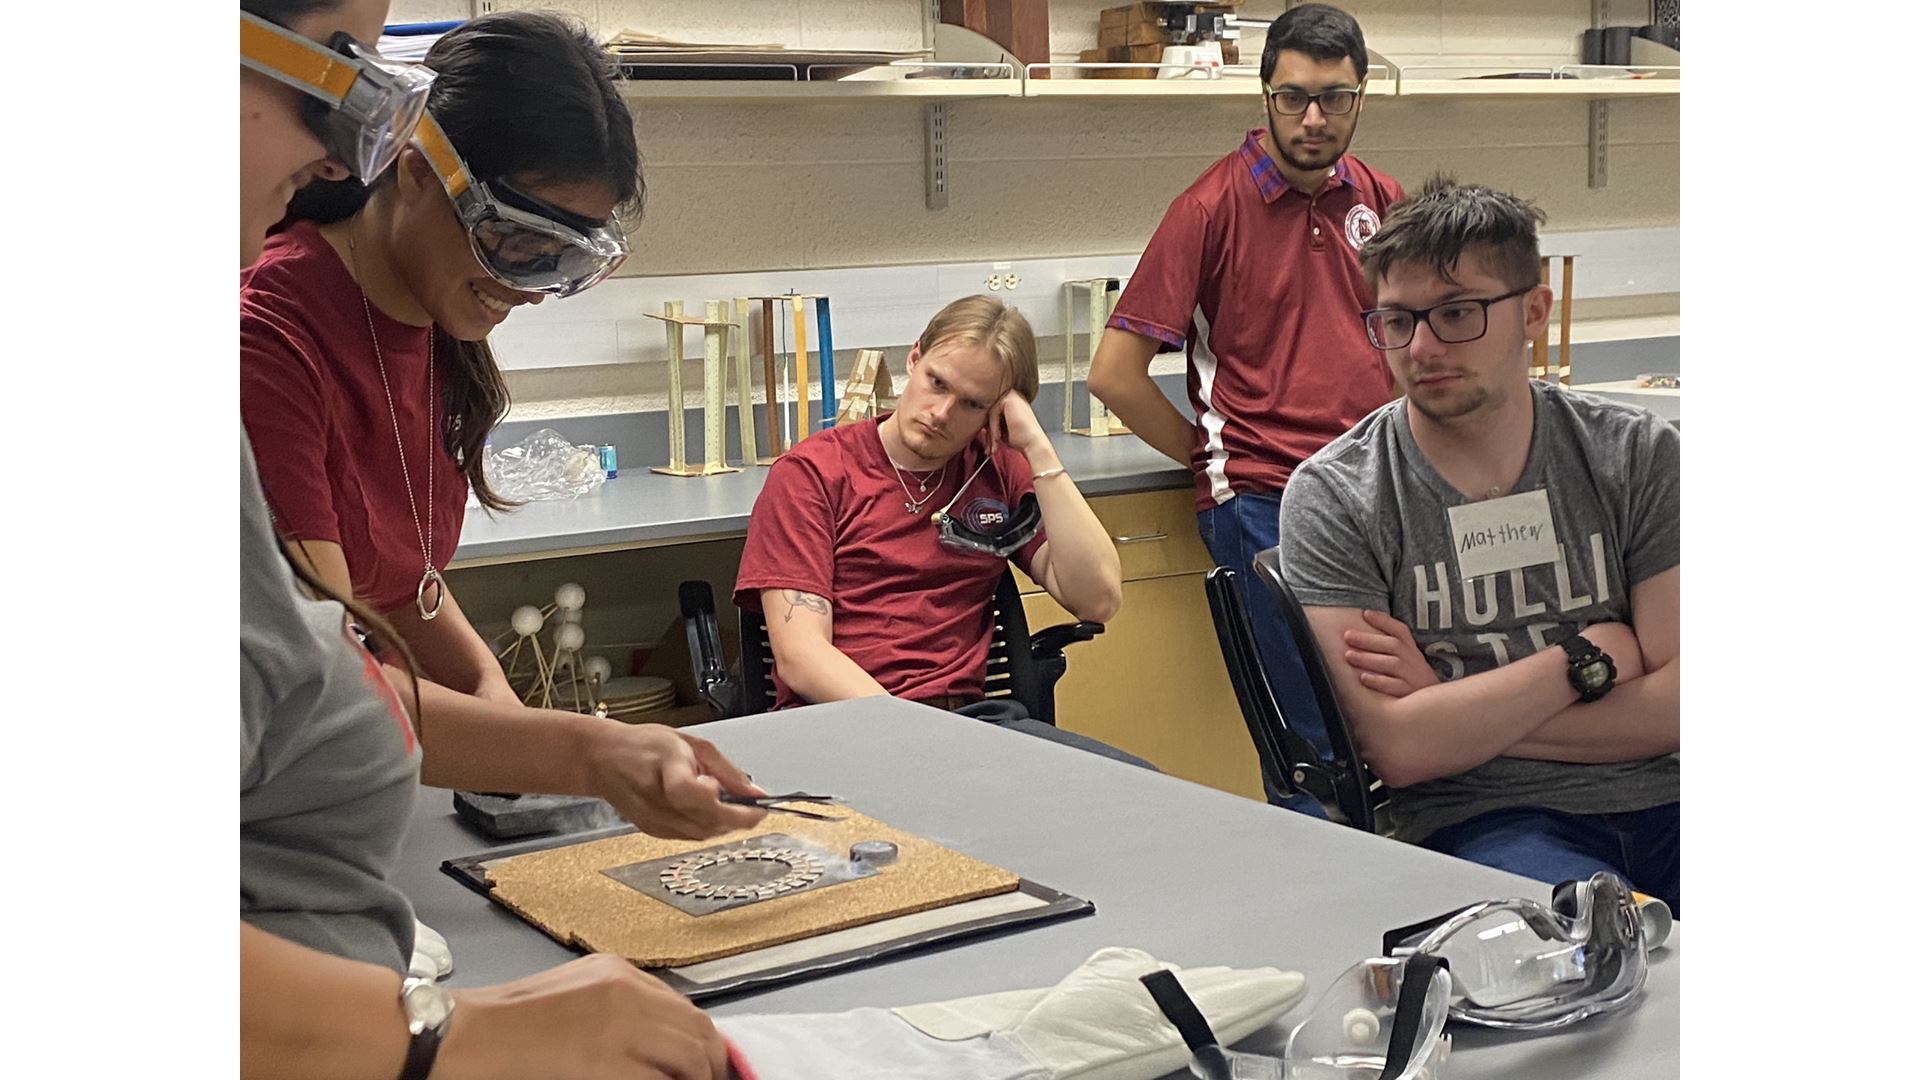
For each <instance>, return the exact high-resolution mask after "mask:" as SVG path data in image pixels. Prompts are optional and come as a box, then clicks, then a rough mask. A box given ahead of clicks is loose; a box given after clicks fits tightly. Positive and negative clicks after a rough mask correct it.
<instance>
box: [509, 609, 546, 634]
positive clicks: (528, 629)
mask: <svg viewBox="0 0 1920 1080" xmlns="http://www.w3.org/2000/svg"><path fill="white" fill-rule="evenodd" d="M546 623H547V617H546V616H545V615H542V614H540V609H539V608H537V607H534V606H533V605H532V604H522V605H520V606H519V607H517V608H514V609H513V632H514V633H516V634H519V635H520V636H521V637H532V636H533V635H535V634H537V633H539V632H540V628H541V627H542V626H545V625H546Z"/></svg>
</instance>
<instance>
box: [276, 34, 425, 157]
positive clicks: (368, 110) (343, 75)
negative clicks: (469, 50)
mask: <svg viewBox="0 0 1920 1080" xmlns="http://www.w3.org/2000/svg"><path fill="white" fill-rule="evenodd" d="M240 64H241V66H242V67H247V68H251V69H253V70H254V71H257V72H259V73H260V74H262V75H265V76H267V77H269V78H272V79H276V80H278V81H280V82H282V83H285V84H286V85H288V86H291V87H293V88H294V89H296V90H299V91H301V92H302V93H304V94H306V95H307V97H306V98H305V100H304V101H303V103H302V109H301V115H302V118H303V119H304V120H305V121H306V123H307V126H308V127H309V128H311V129H313V133H314V134H315V135H316V136H318V137H319V139H320V141H321V143H322V144H323V145H324V146H325V147H326V148H327V154H328V156H329V157H331V158H333V159H334V160H335V161H338V162H339V163H340V164H342V165H344V166H346V167H347V169H348V170H350V171H351V172H352V173H353V175H354V176H355V177H358V178H359V180H360V182H361V183H363V184H365V183H372V182H373V180H374V178H376V177H378V176H379V175H380V174H381V173H382V172H385V171H386V169H387V166H389V165H392V164H393V159H394V158H396V157H398V156H399V155H400V150H401V148H402V147H404V146H406V145H407V140H408V139H410V138H412V137H413V133H414V125H415V124H417V123H419V121H420V117H421V116H422V115H423V114H424V113H425V112H426V108H427V91H428V90H429V89H430V88H431V87H432V85H433V79H434V74H433V72H432V71H430V70H428V69H427V68H424V67H422V66H420V65H419V64H406V63H401V62H399V61H395V60H388V59H386V58H385V57H382V56H381V55H379V54H378V53H376V52H374V51H373V50H372V49H369V48H367V47H366V46H364V45H361V44H360V43H359V42H357V41H355V40H353V37H352V36H351V35H349V34H346V33H344V32H342V33H336V34H334V35H333V37H332V39H331V40H329V41H328V42H327V43H326V44H321V43H320V42H318V41H315V40H313V39H312V38H308V37H305V36H302V35H300V34H296V33H294V32H293V31H291V30H288V29H287V28H286V27H284V26H278V25H275V24H274V23H271V22H269V21H267V20H266V19H263V18H260V17H259V16H258V15H253V14H251V13H249V12H245V11H243V12H241V13H240Z"/></svg>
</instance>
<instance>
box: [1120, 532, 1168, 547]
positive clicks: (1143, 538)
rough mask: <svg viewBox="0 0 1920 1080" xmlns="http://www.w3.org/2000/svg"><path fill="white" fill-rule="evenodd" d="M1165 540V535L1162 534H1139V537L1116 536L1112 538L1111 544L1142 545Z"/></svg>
mask: <svg viewBox="0 0 1920 1080" xmlns="http://www.w3.org/2000/svg"><path fill="white" fill-rule="evenodd" d="M1166 538H1167V534H1166V533H1163V532H1157V533H1141V534H1140V535H1139V536H1116V537H1114V538H1113V542H1114V543H1116V544H1144V543H1146V542H1147V541H1149V540H1165V539H1166Z"/></svg>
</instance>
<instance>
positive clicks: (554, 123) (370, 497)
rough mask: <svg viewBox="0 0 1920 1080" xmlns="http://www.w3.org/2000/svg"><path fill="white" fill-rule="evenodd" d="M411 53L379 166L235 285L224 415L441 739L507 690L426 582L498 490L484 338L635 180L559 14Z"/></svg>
mask: <svg viewBox="0 0 1920 1080" xmlns="http://www.w3.org/2000/svg"><path fill="white" fill-rule="evenodd" d="M339 55H341V56H343V57H344V56H347V53H340V54H339ZM357 58H358V54H357V53H355V54H354V56H353V57H349V59H357ZM426 64H427V65H428V67H430V68H431V69H432V70H433V72H434V75H433V78H432V80H431V88H430V90H429V92H428V95H427V97H426V100H425V102H424V112H423V113H422V114H421V115H420V116H419V118H418V119H419V124H418V127H417V128H415V129H414V130H412V131H411V132H409V133H408V134H407V139H406V140H402V141H403V142H405V145H404V146H402V147H397V148H395V151H394V154H393V157H392V164H391V165H390V167H388V168H386V170H385V171H384V172H382V173H380V174H379V175H378V177H377V179H375V180H374V181H373V183H372V184H371V185H370V186H366V185H362V184H360V183H358V182H356V181H355V180H351V179H347V180H341V181H340V182H338V183H334V184H327V185H317V186H316V187H315V188H312V189H309V190H308V191H307V192H306V193H303V194H302V196H301V197H299V198H297V199H295V200H294V202H293V206H292V214H291V218H292V223H291V224H290V225H288V226H287V227H286V228H285V229H284V230H283V231H282V232H280V233H279V234H278V235H276V236H274V237H273V238H272V239H271V240H270V241H269V242H268V243H267V245H266V250H265V253H264V255H263V256H262V258H261V260H260V262H259V263H258V265H256V266H255V267H254V269H253V270H252V271H251V272H250V273H249V274H248V275H247V277H246V278H245V280H244V281H243V283H242V284H243V287H242V292H241V301H242V306H241V349H242V352H241V409H242V413H243V417H244V419H245V421H246V425H247V429H248V431H249V432H250V433H251V434H252V435H253V437H254V440H255V444H256V447H257V449H258V452H259V458H260V475H261V479H262V482H263V484H264V485H265V487H266V491H267V496H268V499H269V501H270V502H271V503H272V504H273V507H274V511H275V514H276V518H277V522H278V524H279V526H280V529H281V531H282V534H283V535H284V536H286V537H287V538H288V539H289V540H290V541H293V547H294V549H295V551H296V554H297V555H298V556H299V557H301V558H303V559H304V560H306V561H307V562H308V563H309V564H310V565H311V566H312V568H313V569H314V570H315V572H316V573H317V574H318V575H319V576H320V578H321V579H322V580H323V581H326V582H327V583H328V584H329V585H331V586H333V587H335V588H338V589H341V590H343V591H346V590H351V592H352V594H353V595H354V596H357V597H359V598H360V599H362V600H364V601H366V602H367V603H368V604H369V606H371V607H372V608H373V609H374V610H376V611H379V612H381V613H383V614H385V615H387V616H388V617H389V618H390V619H391V620H392V621H393V623H394V625H395V628H396V630H397V631H398V632H399V633H400V634H401V636H403V637H404V638H405V639H406V641H407V643H408V644H409V645H410V646H411V647H412V649H413V651H414V653H415V655H416V656H417V657H418V658H419V661H420V664H421V666H422V668H423V673H424V674H425V675H427V676H428V678H429V679H431V680H432V682H433V683H434V684H436V685H435V686H433V687H431V688H430V689H429V695H430V697H429V701H428V702H427V704H428V706H429V708H430V709H432V708H434V707H436V706H437V707H438V709H439V712H440V713H441V714H449V713H451V714H452V719H450V720H447V719H443V721H442V732H443V735H442V737H443V738H445V739H448V740H451V741H454V742H458V741H460V740H461V739H462V737H463V736H462V734H461V733H462V732H463V731H465V730H467V721H468V719H469V718H470V717H469V713H470V712H471V708H470V705H468V704H463V703H462V702H461V701H460V700H459V699H460V698H462V697H464V696H468V695H471V696H473V697H477V698H481V699H486V700H489V701H492V702H497V703H501V704H513V705H518V698H517V697H516V696H515V695H514V693H513V691H512V689H511V688H510V687H509V686H508V685H507V680H506V676H505V673H504V672H502V670H501V669H500V665H499V663H498V661H497V660H495V658H494V656H493V654H492V652H491V650H490V649H489V648H488V647H487V645H486V643H485V642H484V641H483V640H482V639H481V637H480V635H479V634H478V633H476V632H475V631H474V629H473V627H472V624H471V623H470V622H469V621H468V620H467V617H466V615H465V614H464V613H463V612H462V611H461V610H460V606H459V604H458V602H457V601H456V600H455V598H454V597H453V595H452V594H451V592H450V591H449V590H448V588H447V585H446V582H445V580H444V579H443V578H442V576H441V572H442V571H443V570H444V568H445V567H446V564H447V562H448V560H449V559H450V558H451V557H452V555H453V552H454V549H455V547H456V546H457V545H458V542H459V538H460V530H461V526H462V524H463V522H464V519H465V508H466V503H467V496H468V492H469V490H471V491H472V492H473V494H474V495H475V496H476V497H477V498H478V499H479V501H480V502H481V503H482V504H483V505H485V506H487V507H488V508H490V509H503V508H507V507H509V506H510V505H511V504H510V503H508V502H507V501H506V500H504V499H502V498H500V497H499V496H497V495H496V494H495V493H494V491H493V489H492V488H491V486H490V485H489V484H488V482H487V478H486V473H485V470H484V467H483V463H482V459H483V453H482V449H483V447H484V445H485V443H486V439H487V436H488V433H489V432H490V431H491V430H492V428H493V426H494V424H495V423H496V422H498V420H499V418H500V417H501V415H502V414H503V413H504V412H505V409H506V404H507V388H506V384H505V381H504V379H503V378H502V376H501V374H500V370H499V367H498V365H497V364H496V363H495V361H494V358H493V354H492V352H491V350H490V349H489V347H488V345H487V335H488V334H489V333H490V332H491V331H492V330H493V328H494V327H495V326H498V325H499V324H500V323H501V321H503V320H504V319H505V318H506V317H507V316H508V315H509V314H510V313H511V312H512V311H513V309H514V308H516V307H518V306H520V305H522V304H529V303H539V302H540V301H541V300H543V299H545V297H546V296H548V295H567V294H569V293H572V292H577V291H579V290H580V289H582V288H586V287H587V286H589V285H592V284H594V283H596V282H598V281H600V280H601V279H603V278H604V277H605V276H606V275H607V274H609V273H611V272H612V270H613V269H614V268H615V267H617V266H618V265H619V264H620V262H621V260H623V259H624V258H625V255H626V250H627V245H626V239H625V234H624V231H623V230H624V227H625V224H624V223H625V222H627V221H631V220H633V219H635V218H637V216H638V212H639V208H640V206H641V203H642V201H643V193H644V187H643V182H642V179H641V176H640V162H639V152H638V150H637V148H636V146H635V144H634V136H633V121H632V117H631V116H630V115H629V113H628V111H627V108H626V105H625V103H624V102H623V101H622V100H621V98H620V95H619V92H618V90H617V89H616V88H615V86H614V84H613V81H612V78H611V68H610V64H609V62H608V60H607V59H606V56H605V54H604V53H603V52H602V50H601V49H600V48H599V47H598V46H597V45H595V44H594V43H593V41H592V40H591V39H590V38H588V37H587V36H586V35H585V34H584V33H582V32H581V31H580V30H579V29H577V28H576V27H574V26H572V25H571V24H569V23H567V22H566V21H564V20H562V19H560V18H557V17H554V16H551V15H545V14H540V13H534V12H507V13H502V14H498V15H492V16H487V17H485V18H481V19H476V20H473V21H470V22H468V23H465V24H463V25H461V26H460V27H458V28H456V29H454V30H453V31H451V32H449V33H447V34H445V35H444V36H442V37H441V38H440V39H439V40H438V41H437V42H436V43H435V45H434V46H433V49H432V50H431V51H430V52H429V53H428V55H427V57H426ZM374 70H384V69H378V68H376V69H374ZM394 111H395V115H396V116H397V115H399V114H400V113H402V112H404V110H401V109H400V108H399V107H398V106H397V105H396V106H395V110H394ZM339 128H340V122H339V121H338V118H337V117H336V118H335V121H334V122H333V124H332V125H331V126H326V125H323V126H322V127H321V128H319V129H318V130H326V131H338V130H339ZM393 142H394V138H393V132H391V131H390V132H388V134H387V135H386V136H383V137H380V138H375V137H373V136H370V135H362V136H361V137H358V138H353V137H342V138H339V139H336V140H335V141H334V142H333V143H330V144H329V145H332V146H336V147H356V146H365V145H370V144H375V143H378V144H380V145H390V144H392V143H393ZM269 436H270V437H269ZM449 691H451V692H457V693H450V692H449ZM475 723H477V721H475ZM515 790H517V788H516V789H515Z"/></svg>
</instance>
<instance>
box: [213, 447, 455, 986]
mask: <svg viewBox="0 0 1920 1080" xmlns="http://www.w3.org/2000/svg"><path fill="white" fill-rule="evenodd" d="M298 590H299V585H298V583H297V582H296V580H295V579H294V576H293V572H292V571H291V570H290V569H289V568H288V567H287V564H286V560H285V559H284V558H283V557H282V556H281V554H280V552H279V551H278V549H277V547H276V545H275V543H274V538H273V526H272V523H271V522H270V520H269V519H268V515H267V504H266V500H265V498H264V497H263V496H262V495H261V492H260V476H259V473H258V472H256V471H255V469H254V463H253V450H252V448H251V447H250V446H249V445H248V444H247V442H246V439H245V437H244V436H242V438H241V442H240V917H241V918H242V919H244V920H246V921H247V922H250V923H252V924H253V925H255V926H257V927H259V928H260V929H262V930H265V931H267V932H269V933H272V934H276V935H278V936H280V937H283V938H286V939H288V940H290V941H295V942H298V943H300V944H302V945H306V946H309V947H310V948H314V949H318V950H320V951H322V952H326V953H332V954H333V955H335V956H344V957H348V958H350V959H354V960H364V961H368V962H370V963H375V964H380V965H383V966H385V967H389V968H392V969H394V970H396V971H405V970H406V967H407V961H408V958H409V957H410V956H412V954H413V908H412V906H411V905H409V904H408V903H407V898H406V897H405V896H403V895H401V893H400V890H399V889H397V888H395V887H394V886H392V885H391V884H388V882H387V876H388V872H389V871H390V870H392V868H393V864H394V860H395V858H396V857H397V856H398V855H399V852H400V838H401V836H402V835H403V834H404V833H405V832H406V828H407V821H408V818H409V817H410V816H411V815H412V813H413V800H414V795H415V792H416V789H417V788H418V786H419V782H420V753H419V746H418V743H417V742H416V740H415V739H414V736H413V728H412V725H411V724H410V722H409V721H408V719H407V714H406V712H405V711H404V709H403V708H402V707H401V703H400V699H399V697H398V696H397V695H396V694H395V693H394V691H393V688H392V687H391V686H390V685H389V684H388V682H387V680H386V679H385V677H383V676H382V675H381V673H380V669H379V665H378V664H376V663H375V662H374V659H373V657H372V656H371V655H369V654H368V653H367V651H366V650H365V649H363V648H361V647H360V645H359V643H358V642H357V641H355V640H353V639H352V638H351V637H350V635H351V633H352V631H351V630H349V629H348V625H347V611H346V609H345V608H343V607H341V606H340V605H339V604H337V603H334V602H332V601H319V600H313V599H310V598H308V597H307V596H306V594H304V593H302V592H300V591H298Z"/></svg>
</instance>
